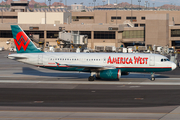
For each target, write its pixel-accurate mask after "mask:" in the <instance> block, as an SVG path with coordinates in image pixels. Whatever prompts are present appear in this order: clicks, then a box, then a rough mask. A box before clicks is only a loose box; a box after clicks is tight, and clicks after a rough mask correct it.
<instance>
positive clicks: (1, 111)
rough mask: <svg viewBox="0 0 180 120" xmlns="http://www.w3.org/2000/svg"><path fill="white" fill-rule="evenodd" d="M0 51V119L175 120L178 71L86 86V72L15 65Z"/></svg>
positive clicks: (179, 114) (179, 106) (179, 99)
mask: <svg viewBox="0 0 180 120" xmlns="http://www.w3.org/2000/svg"><path fill="white" fill-rule="evenodd" d="M7 54H8V52H7V51H3V52H0V119H1V120H10V119H13V120H14V119H17V120H26V119H27V120H34V119H38V120H47V119H48V120H67V119H68V120H88V119H89V120H124V119H128V120H135V119H138V120H179V119H180V86H179V85H180V74H179V72H180V69H179V68H177V69H176V70H175V71H174V72H166V73H157V74H156V81H150V79H149V78H150V74H141V73H131V74H130V75H128V76H122V78H121V79H120V81H117V80H96V81H93V82H89V81H87V77H88V76H89V75H90V74H89V73H78V72H60V71H52V70H47V69H43V68H37V67H34V66H31V65H27V64H23V63H19V62H16V61H12V60H9V59H7V58H6V55H7Z"/></svg>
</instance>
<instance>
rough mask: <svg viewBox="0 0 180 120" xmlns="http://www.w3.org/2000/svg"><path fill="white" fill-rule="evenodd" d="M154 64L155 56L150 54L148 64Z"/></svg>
mask: <svg viewBox="0 0 180 120" xmlns="http://www.w3.org/2000/svg"><path fill="white" fill-rule="evenodd" d="M154 65H155V56H150V59H149V66H154Z"/></svg>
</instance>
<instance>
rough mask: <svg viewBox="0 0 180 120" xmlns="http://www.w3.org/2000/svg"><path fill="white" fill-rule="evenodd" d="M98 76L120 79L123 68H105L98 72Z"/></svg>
mask: <svg viewBox="0 0 180 120" xmlns="http://www.w3.org/2000/svg"><path fill="white" fill-rule="evenodd" d="M96 77H97V78H103V79H120V77H121V70H120V69H113V70H111V69H109V70H103V71H100V72H99V73H97V75H96Z"/></svg>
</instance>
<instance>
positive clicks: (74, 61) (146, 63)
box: [8, 25, 177, 81]
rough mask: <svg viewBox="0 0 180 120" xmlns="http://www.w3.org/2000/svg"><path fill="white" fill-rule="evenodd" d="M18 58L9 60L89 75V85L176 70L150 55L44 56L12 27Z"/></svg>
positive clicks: (64, 54)
mask: <svg viewBox="0 0 180 120" xmlns="http://www.w3.org/2000/svg"><path fill="white" fill-rule="evenodd" d="M11 29H12V34H13V38H14V43H15V45H16V50H17V53H16V54H10V55H8V58H9V59H13V60H16V61H19V62H23V63H27V64H31V65H34V66H38V67H42V68H48V69H53V70H60V71H79V72H90V73H91V75H90V77H88V80H89V81H94V80H95V78H96V79H120V77H121V75H128V73H129V72H148V73H151V80H152V81H154V80H155V76H154V74H155V72H165V71H171V70H174V69H175V68H176V67H177V66H176V64H175V63H173V62H171V61H169V59H168V58H167V57H165V56H162V55H159V54H150V53H68V52H55V53H52V52H43V51H40V50H39V49H37V47H36V46H35V45H34V44H33V42H32V41H31V40H30V38H29V37H28V36H27V35H26V33H25V32H24V31H23V30H22V29H21V27H20V26H19V25H11Z"/></svg>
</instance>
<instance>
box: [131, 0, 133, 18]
mask: <svg viewBox="0 0 180 120" xmlns="http://www.w3.org/2000/svg"><path fill="white" fill-rule="evenodd" d="M132 21H133V20H132V0H131V22H132Z"/></svg>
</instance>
